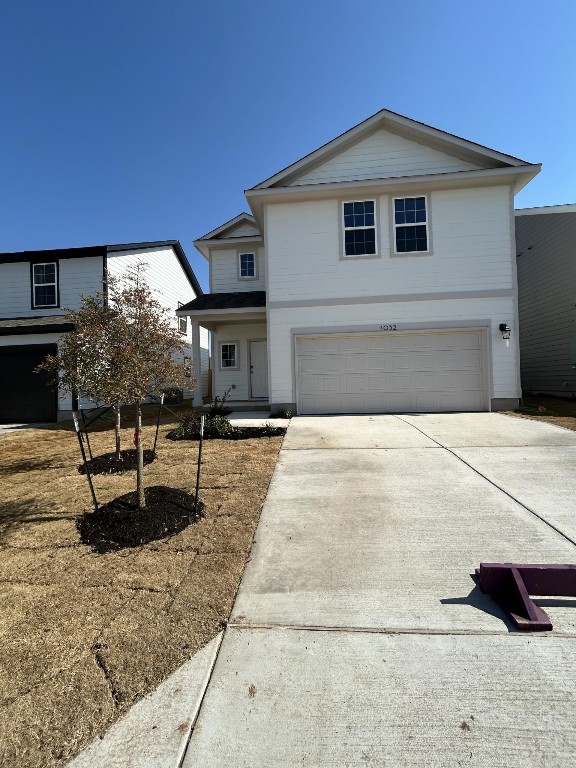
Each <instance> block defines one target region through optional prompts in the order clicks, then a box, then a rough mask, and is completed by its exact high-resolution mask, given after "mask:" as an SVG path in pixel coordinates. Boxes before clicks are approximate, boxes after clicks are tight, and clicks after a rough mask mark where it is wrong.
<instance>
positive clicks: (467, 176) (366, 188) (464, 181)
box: [244, 163, 542, 228]
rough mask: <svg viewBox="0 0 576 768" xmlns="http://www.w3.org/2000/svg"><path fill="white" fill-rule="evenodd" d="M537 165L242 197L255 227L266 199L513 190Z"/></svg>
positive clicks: (275, 189)
mask: <svg viewBox="0 0 576 768" xmlns="http://www.w3.org/2000/svg"><path fill="white" fill-rule="evenodd" d="M541 167H542V166H541V165H540V164H529V163H528V164H525V165H521V166H515V167H507V168H490V169H486V170H480V171H457V172H453V173H435V174H426V175H418V176H392V177H388V178H385V179H359V180H357V181H337V182H328V183H324V184H299V185H298V186H294V187H270V188H267V189H247V190H246V191H245V193H244V194H245V195H246V200H247V201H248V204H249V206H250V209H251V210H252V212H253V214H254V218H255V219H256V221H257V223H258V224H259V226H260V227H261V228H262V227H263V206H264V204H265V203H266V202H272V201H276V200H277V201H280V200H283V201H284V200H285V201H289V200H293V201H298V200H306V199H311V198H314V197H316V196H317V195H319V194H322V195H323V196H324V197H333V198H337V197H339V196H340V195H341V194H342V192H346V191H348V190H349V191H352V192H353V191H357V192H360V193H362V194H364V193H365V194H374V192H375V190H382V193H384V194H386V193H389V192H391V191H398V192H401V191H410V190H411V189H412V188H414V187H418V188H419V189H422V190H426V189H431V188H434V187H440V188H442V187H453V188H459V187H463V186H486V185H487V184H498V183H502V184H505V183H511V184H513V185H514V191H515V193H516V192H518V191H520V189H522V188H523V187H524V186H526V184H528V182H530V181H531V180H532V179H533V178H534V177H535V176H536V175H537V174H538V173H540V169H541Z"/></svg>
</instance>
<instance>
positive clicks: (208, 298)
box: [178, 291, 266, 313]
mask: <svg viewBox="0 0 576 768" xmlns="http://www.w3.org/2000/svg"><path fill="white" fill-rule="evenodd" d="M265 306H266V291H235V292H234V293H204V294H203V295H202V296H198V297H197V298H196V299H194V300H193V301H189V302H188V304H184V306H182V307H178V312H179V313H180V312H182V311H183V310H189V309H193V310H202V309H204V310H210V309H245V308H246V309H248V308H250V307H265Z"/></svg>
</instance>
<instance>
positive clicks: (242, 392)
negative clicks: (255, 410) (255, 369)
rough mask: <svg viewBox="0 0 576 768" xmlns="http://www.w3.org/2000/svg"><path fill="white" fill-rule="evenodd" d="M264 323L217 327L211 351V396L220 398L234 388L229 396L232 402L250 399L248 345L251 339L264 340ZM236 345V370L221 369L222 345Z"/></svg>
mask: <svg viewBox="0 0 576 768" xmlns="http://www.w3.org/2000/svg"><path fill="white" fill-rule="evenodd" d="M265 338H266V324H265V323H247V324H245V325H233V324H230V325H219V326H218V330H217V331H216V333H214V335H213V337H212V339H213V349H214V357H215V363H214V368H213V377H214V378H213V381H214V386H213V394H214V395H218V396H220V397H221V396H222V395H223V394H224V393H225V392H226V390H227V389H230V388H231V387H234V388H233V389H232V390H231V392H230V395H229V399H230V400H231V401H233V400H249V399H250V366H249V364H248V360H249V344H250V340H251V339H254V340H256V339H258V340H260V339H265ZM231 343H233V344H237V349H236V355H237V358H236V362H237V367H236V368H222V367H221V365H220V362H221V360H220V350H221V346H222V344H231Z"/></svg>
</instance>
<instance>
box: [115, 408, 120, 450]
mask: <svg viewBox="0 0 576 768" xmlns="http://www.w3.org/2000/svg"><path fill="white" fill-rule="evenodd" d="M120 428H121V423H120V403H118V405H117V406H116V427H115V430H116V458H117V459H120V454H121V451H120Z"/></svg>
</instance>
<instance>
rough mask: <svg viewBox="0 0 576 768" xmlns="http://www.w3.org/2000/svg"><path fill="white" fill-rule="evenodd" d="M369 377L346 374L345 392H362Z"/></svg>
mask: <svg viewBox="0 0 576 768" xmlns="http://www.w3.org/2000/svg"><path fill="white" fill-rule="evenodd" d="M368 381H369V379H368V378H367V377H365V376H346V378H345V381H344V386H345V389H346V392H364V390H365V389H366V386H367V384H368Z"/></svg>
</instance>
